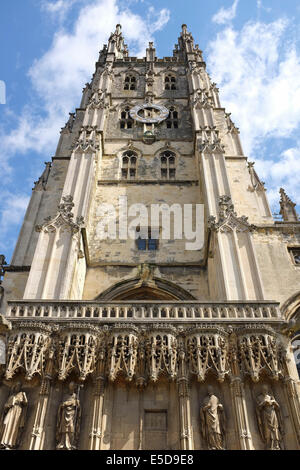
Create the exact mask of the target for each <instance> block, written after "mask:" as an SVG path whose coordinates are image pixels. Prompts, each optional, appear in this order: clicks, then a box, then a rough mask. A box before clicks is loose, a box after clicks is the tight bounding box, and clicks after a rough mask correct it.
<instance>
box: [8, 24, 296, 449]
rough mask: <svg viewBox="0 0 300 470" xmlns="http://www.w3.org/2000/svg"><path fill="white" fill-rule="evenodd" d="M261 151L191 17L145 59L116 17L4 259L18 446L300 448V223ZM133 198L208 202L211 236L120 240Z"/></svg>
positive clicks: (14, 443)
mask: <svg viewBox="0 0 300 470" xmlns="http://www.w3.org/2000/svg"><path fill="white" fill-rule="evenodd" d="M253 165H254V164H253V163H250V162H248V160H247V157H246V156H245V155H244V153H243V150H242V146H241V142H240V138H239V131H238V129H237V128H236V127H235V125H234V124H233V122H232V120H231V118H230V114H228V113H226V112H225V110H224V108H222V106H221V104H220V101H219V96H218V88H217V87H216V84H215V83H212V82H211V79H210V77H209V75H208V73H207V72H206V66H205V62H204V61H203V58H202V53H201V50H200V49H199V47H198V45H195V44H194V40H193V37H192V35H191V34H190V33H189V32H188V31H187V27H186V26H185V25H183V27H182V32H181V35H180V38H179V41H178V44H177V45H176V46H175V50H174V52H173V56H172V57H164V58H163V59H158V58H157V57H156V52H155V48H154V47H153V43H150V44H149V47H148V48H147V50H146V57H145V58H143V59H138V58H136V57H131V56H130V55H129V52H128V49H127V46H126V45H125V44H124V39H123V37H122V33H121V27H120V26H119V25H117V28H116V31H115V33H114V34H112V35H111V37H110V39H109V42H108V46H104V48H103V49H102V51H101V52H100V56H99V60H98V62H97V63H96V71H95V74H94V76H93V78H92V81H91V83H88V84H87V85H86V86H85V88H84V90H83V97H82V101H81V104H80V108H78V109H77V110H76V113H74V114H71V115H70V119H69V120H68V122H67V124H66V126H65V127H64V128H63V129H62V131H61V136H60V139H59V143H58V147H57V151H56V154H55V156H54V157H53V158H52V162H51V163H47V164H46V169H45V171H44V173H43V175H42V176H41V178H40V179H39V180H38V181H37V182H36V184H35V187H34V189H33V193H32V198H31V201H30V204H29V207H28V210H27V213H26V216H25V220H24V223H23V226H22V229H21V233H20V236H19V240H18V243H17V246H16V248H15V252H14V255H13V258H12V261H11V264H10V265H9V266H6V267H5V268H4V270H5V278H4V283H3V290H4V297H3V299H2V300H3V301H2V313H3V317H2V325H1V335H2V339H3V340H4V341H6V365H3V366H2V379H1V380H2V382H1V388H0V412H1V413H2V428H1V436H0V443H1V446H2V447H3V448H15V447H18V448H20V449H55V448H75V447H76V448H78V449H99V450H108V449H183V450H192V449H214V448H226V449H245V450H247V449H271V448H272V449H279V448H281V449H297V448H299V447H300V407H299V379H298V374H297V368H296V365H295V361H294V356H293V346H292V340H293V335H294V334H295V331H296V330H297V322H296V321H295V319H296V317H297V315H298V312H299V305H300V296H299V285H300V270H299V269H300V268H299V264H300V263H299V246H300V223H299V221H298V217H297V214H296V212H295V205H294V204H293V203H292V201H291V200H290V199H289V198H288V197H287V195H286V194H285V192H284V191H283V190H282V192H281V214H282V217H283V220H282V221H281V222H276V221H274V219H273V217H272V214H271V212H270V208H269V204H268V201H267V197H266V190H265V188H264V184H263V183H262V182H261V181H260V179H259V177H258V175H257V174H256V172H255V170H254V166H253ZM125 197H126V199H125ZM120 200H121V201H123V203H124V204H125V202H124V201H125V200H126V204H127V206H128V208H130V207H132V205H133V204H136V203H142V204H144V205H145V207H147V208H150V206H151V205H153V204H165V207H171V206H172V205H173V204H179V205H180V206H182V207H183V206H184V205H185V204H190V205H191V204H192V205H193V206H196V204H199V205H202V207H204V217H203V224H204V243H203V246H201V247H198V248H197V249H196V250H195V249H194V250H189V249H187V247H186V244H185V243H186V240H184V239H180V238H178V239H176V237H174V234H173V236H171V237H170V238H169V239H168V238H164V237H163V236H162V226H161V222H158V223H157V225H156V226H155V227H153V226H152V228H153V231H152V232H151V233H150V232H148V225H147V224H146V223H145V224H144V225H145V226H141V225H140V226H139V227H137V228H136V231H137V239H132V238H130V237H126V236H119V235H120V234H118V237H116V239H112V238H107V239H105V238H104V237H103V236H100V235H101V230H100V229H101V224H102V221H103V218H104V215H103V213H102V212H101V210H102V209H101V208H103V207H104V205H105V204H111V205H112V206H114V207H118V204H119V203H120ZM120 212H122V211H121V210H120ZM195 214H196V213H195V212H193V217H194V219H195ZM119 215H120V214H119ZM131 215H133V214H131ZM110 220H113V210H112V212H111V218H110ZM176 220H178V219H176ZM123 222H124V220H123ZM194 222H195V220H194ZM120 227H121V220H118V224H117V228H120ZM123 228H124V227H123ZM202 228H203V227H202ZM139 230H140V234H139V233H138V232H139ZM145 230H146V231H147V238H146V239H145V238H143V236H141V234H142V233H144V232H145ZM155 231H156V235H155V234H154V235H153V232H155ZM148 233H149V236H148ZM102 235H103V234H102ZM123 235H124V233H123ZM171 235H172V233H171ZM293 319H294V322H291V320H293ZM79 385H81V387H79ZM14 397H18V400H17V402H18V403H21V404H22V408H20V407H21V405H16V404H13V403H15V402H16V400H14ZM7 403H8V404H9V406H7V407H5V404H7ZM18 406H19V408H18ZM16 407H17V408H16ZM66 407H69V410H68V411H67V412H68V413H69V419H71V421H72V423H73V424H74V426H73V428H72V429H73V430H72V429H71V428H70V427H69V428H68V427H67V426H66V422H65V421H66V414H65V413H66V411H65V410H66ZM8 410H9V411H8ZM18 410H19V411H20V410H23V411H22V412H21V411H20V413H21V414H22V413H23V412H24V411H25V410H26V411H27V412H26V416H25V413H24V419H23V418H22V419H20V413H19V411H18ZM18 413H19V414H18ZM225 420H226V425H224V422H225ZM9 426H10V427H11V429H12V430H13V432H11V433H9V431H8V430H7V429H8V427H9Z"/></svg>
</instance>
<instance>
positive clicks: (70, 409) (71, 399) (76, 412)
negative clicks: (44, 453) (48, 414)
mask: <svg viewBox="0 0 300 470" xmlns="http://www.w3.org/2000/svg"><path fill="white" fill-rule="evenodd" d="M79 389H80V387H78V386H76V384H75V383H74V382H71V383H70V385H69V395H68V397H67V398H66V400H65V401H64V402H63V403H62V404H61V405H60V407H59V410H58V416H57V431H56V441H57V445H56V449H57V450H75V449H76V444H77V440H78V437H79V430H80V418H81V407H80V401H79Z"/></svg>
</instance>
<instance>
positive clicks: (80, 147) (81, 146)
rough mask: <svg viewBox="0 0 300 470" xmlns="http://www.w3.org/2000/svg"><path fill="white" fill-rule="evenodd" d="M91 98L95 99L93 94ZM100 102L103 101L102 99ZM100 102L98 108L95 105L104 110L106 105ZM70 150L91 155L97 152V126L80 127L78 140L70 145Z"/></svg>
mask: <svg viewBox="0 0 300 470" xmlns="http://www.w3.org/2000/svg"><path fill="white" fill-rule="evenodd" d="M96 93H98V92H96ZM93 96H94V97H95V94H94V95H93ZM95 99H96V101H97V100H98V98H95ZM101 100H102V101H103V99H102V98H101ZM101 100H100V102H99V106H98V105H97V107H100V108H106V107H107V105H106V104H104V102H102V101H101ZM94 104H95V103H94ZM71 150H73V151H81V152H87V151H90V152H92V153H95V152H96V151H97V150H99V142H98V137H97V126H82V127H81V130H80V134H79V137H78V139H77V140H76V141H75V143H74V144H73V145H71Z"/></svg>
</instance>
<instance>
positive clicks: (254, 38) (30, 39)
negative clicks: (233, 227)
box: [0, 0, 300, 260]
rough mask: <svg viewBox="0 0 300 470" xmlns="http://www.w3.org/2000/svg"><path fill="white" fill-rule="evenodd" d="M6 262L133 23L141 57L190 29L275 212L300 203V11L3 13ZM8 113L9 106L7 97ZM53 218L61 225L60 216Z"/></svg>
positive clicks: (47, 6)
mask: <svg viewBox="0 0 300 470" xmlns="http://www.w3.org/2000/svg"><path fill="white" fill-rule="evenodd" d="M1 3H2V4H1V16H0V40H1V46H2V47H1V51H0V54H1V65H2V66H1V69H0V80H2V81H4V82H5V85H6V104H0V142H1V144H0V174H1V177H2V178H1V182H2V188H1V193H0V219H1V220H0V252H1V253H4V254H5V255H6V257H7V259H8V260H10V257H11V254H12V250H13V248H14V245H15V242H16V239H17V235H18V232H19V229H20V224H21V222H22V219H23V216H24V213H25V210H26V207H27V204H28V201H29V197H30V194H31V189H32V187H33V182H34V181H36V180H37V179H38V177H39V176H40V174H41V172H42V170H43V168H44V162H46V161H50V160H51V157H52V156H53V155H54V152H55V148H56V145H57V142H58V138H59V130H60V128H61V127H62V126H63V125H64V124H65V122H66V120H67V118H68V113H69V112H72V111H73V110H74V108H76V107H78V106H79V103H80V97H81V91H82V88H83V86H84V84H85V83H86V82H87V81H89V80H90V78H91V75H92V73H93V72H94V64H95V61H96V60H97V57H98V51H99V50H100V48H101V47H102V45H103V43H105V42H107V38H108V36H109V34H110V32H111V31H112V30H113V29H114V26H115V24H117V23H119V22H120V23H121V24H122V26H123V32H124V35H125V38H126V41H127V43H128V45H129V49H130V53H131V55H140V56H144V51H145V47H146V45H147V44H148V42H149V41H150V40H154V43H155V46H156V49H157V54H158V56H159V57H162V56H168V55H172V50H173V46H174V44H175V43H176V42H177V38H178V36H179V33H180V30H181V24H182V23H186V24H187V25H188V29H189V31H191V32H192V33H193V35H194V38H195V41H196V43H199V46H200V48H201V49H202V50H203V51H204V58H205V60H206V62H207V65H208V70H209V72H210V74H211V76H212V79H213V80H214V81H215V82H217V84H218V86H219V88H220V96H221V100H222V104H223V106H225V107H226V110H227V111H228V112H231V113H232V118H233V121H234V122H235V123H236V125H237V126H238V127H239V128H240V130H241V139H242V143H243V147H244V151H245V153H246V155H247V156H249V158H250V160H255V161H256V169H257V171H258V173H259V175H260V176H261V178H262V179H263V180H264V181H265V182H266V187H267V189H268V196H269V199H270V202H271V205H272V209H273V210H274V211H277V212H278V211H279V209H278V201H279V195H278V191H279V188H280V187H281V186H283V187H284V188H286V191H287V193H288V194H289V196H290V197H291V198H292V199H293V200H294V201H295V202H299V201H300V184H299V183H300V133H299V131H300V4H299V1H298V0H286V1H285V2H283V1H282V0H210V1H206V0H197V1H196V0H186V1H185V2H182V1H179V0H172V1H170V0H149V1H148V0H126V1H125V0H25V1H21V0H11V1H10V2H8V1H6V2H1ZM0 101H1V95H0ZM49 215H50V214H49Z"/></svg>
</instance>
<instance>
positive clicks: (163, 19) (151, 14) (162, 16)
mask: <svg viewBox="0 0 300 470" xmlns="http://www.w3.org/2000/svg"><path fill="white" fill-rule="evenodd" d="M155 17H157V19H156V20H155V21H154V22H153V24H152V27H151V31H152V33H155V32H156V31H160V30H161V29H163V27H164V26H165V25H166V24H167V23H168V22H169V20H170V11H169V10H168V9H167V8H163V9H162V10H160V11H159V12H156V11H155V8H154V7H150V8H149V10H148V21H149V22H151V18H155Z"/></svg>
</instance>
